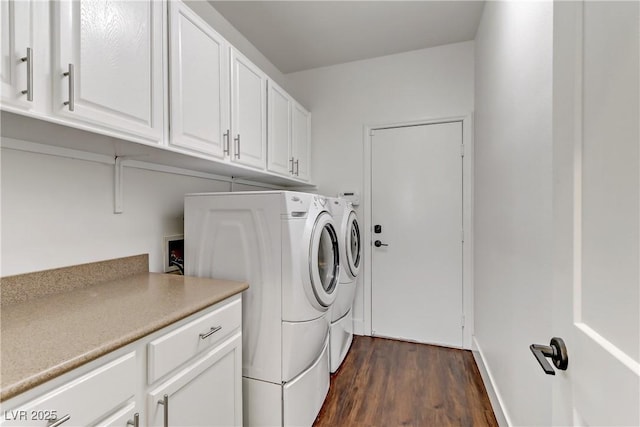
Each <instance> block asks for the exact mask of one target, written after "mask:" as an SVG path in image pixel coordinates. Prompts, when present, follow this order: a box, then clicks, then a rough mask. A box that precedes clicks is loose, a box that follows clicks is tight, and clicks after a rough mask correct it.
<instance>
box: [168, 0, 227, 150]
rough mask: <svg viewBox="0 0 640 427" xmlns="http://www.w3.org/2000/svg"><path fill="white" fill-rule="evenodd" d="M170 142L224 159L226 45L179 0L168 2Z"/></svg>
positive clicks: (225, 139)
mask: <svg viewBox="0 0 640 427" xmlns="http://www.w3.org/2000/svg"><path fill="white" fill-rule="evenodd" d="M169 34H170V44H169V49H170V50H169V57H170V66H171V73H170V88H171V107H170V110H171V126H170V129H171V139H170V143H171V144H172V145H176V146H179V147H182V148H187V149H190V150H195V151H199V152H201V153H204V154H209V155H211V156H214V157H217V158H220V159H223V158H225V155H228V154H229V129H230V123H229V47H228V44H227V42H226V41H225V40H224V39H223V38H222V36H220V35H219V34H218V33H216V32H215V31H214V30H213V29H212V28H211V27H210V26H209V25H208V24H206V23H205V22H204V21H203V20H202V19H201V18H200V17H198V16H197V15H196V14H195V13H194V12H193V11H192V10H191V9H189V8H188V7H187V6H185V5H184V4H183V3H182V2H177V1H174V2H171V3H170V8H169Z"/></svg>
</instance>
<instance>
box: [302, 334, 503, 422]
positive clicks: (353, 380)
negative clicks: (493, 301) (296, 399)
mask: <svg viewBox="0 0 640 427" xmlns="http://www.w3.org/2000/svg"><path fill="white" fill-rule="evenodd" d="M497 425H498V423H497V422H496V418H495V416H494V415H493V410H492V409H491V404H490V403H489V398H488V396H487V392H486V390H485V388H484V384H483V383H482V379H481V377H480V373H479V372H478V367H477V366H476V364H475V361H474V359H473V355H472V354H471V352H470V351H466V350H456V349H451V348H444V347H437V346H432V345H426V344H415V343H408V342H402V341H395V340H388V339H383V338H371V337H360V336H358V337H354V341H353V344H352V347H351V350H350V352H349V354H348V355H347V357H346V359H345V361H344V363H343V364H342V366H341V367H340V369H339V370H338V372H336V373H335V374H333V375H332V376H331V388H330V389H329V394H328V395H327V399H326V401H325V403H324V406H323V407H322V409H321V410H320V414H318V418H317V419H316V422H315V423H314V426H316V427H324V426H331V427H343V426H385V427H387V426H388V427H392V426H416V427H418V426H420V427H422V426H438V427H440V426H474V427H475V426H497Z"/></svg>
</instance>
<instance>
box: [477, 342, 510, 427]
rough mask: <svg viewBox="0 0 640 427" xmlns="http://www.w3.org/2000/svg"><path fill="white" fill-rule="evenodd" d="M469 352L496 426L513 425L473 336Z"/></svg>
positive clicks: (505, 426) (508, 426) (506, 426)
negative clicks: (474, 362) (487, 398)
mask: <svg viewBox="0 0 640 427" xmlns="http://www.w3.org/2000/svg"><path fill="white" fill-rule="evenodd" d="M471 351H472V353H473V358H474V359H475V361H476V365H478V370H479V371H480V376H481V377H482V381H483V382H484V387H485V388H486V389H487V394H488V395H489V400H490V401H491V407H492V408H493V413H494V414H495V416H496V420H497V421H498V425H499V426H501V427H510V426H512V425H513V424H512V423H511V419H510V418H509V415H508V413H507V411H506V410H505V407H504V403H503V401H502V398H501V397H500V393H499V392H498V390H497V388H496V387H495V383H494V381H493V376H492V375H491V371H490V370H489V368H488V367H487V365H486V364H485V363H484V356H483V353H482V349H481V348H480V346H479V345H478V341H477V340H476V337H475V336H474V337H473V339H472V348H471Z"/></svg>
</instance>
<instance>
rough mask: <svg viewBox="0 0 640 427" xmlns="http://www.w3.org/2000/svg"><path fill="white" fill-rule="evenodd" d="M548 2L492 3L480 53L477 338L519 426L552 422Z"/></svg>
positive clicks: (477, 96) (477, 82)
mask: <svg viewBox="0 0 640 427" xmlns="http://www.w3.org/2000/svg"><path fill="white" fill-rule="evenodd" d="M552 24H553V7H552V3H551V2H531V3H529V2H487V3H486V6H485V9H484V14H483V16H482V21H481V24H480V28H479V29H478V33H477V36H476V55H475V64H476V70H475V103H476V104H475V105H476V109H475V111H476V113H475V128H476V129H475V184H474V185H475V195H474V197H475V210H474V214H475V222H474V227H475V247H474V262H475V275H474V286H475V307H474V309H475V338H476V343H477V345H478V346H479V348H480V350H481V351H482V354H483V358H484V362H485V364H486V366H487V368H488V370H489V371H490V373H491V375H492V377H493V382H494V384H493V385H494V388H495V390H496V392H497V393H498V395H499V396H500V398H501V399H502V402H503V405H504V408H503V409H505V412H506V416H507V418H508V419H510V422H511V423H512V424H513V425H549V424H550V422H551V384H552V383H551V381H550V380H551V378H550V377H548V376H546V375H544V374H543V372H542V370H541V368H540V366H539V365H538V363H537V362H536V361H535V359H534V357H533V355H532V354H531V353H530V351H529V345H530V344H532V343H540V344H547V343H548V342H549V339H550V338H551V336H552V335H551V302H552V298H551V297H552V287H551V283H552V255H553V251H552V243H553V241H552V181H551V180H552V135H551V130H552V129H551V123H552V120H551V102H552Z"/></svg>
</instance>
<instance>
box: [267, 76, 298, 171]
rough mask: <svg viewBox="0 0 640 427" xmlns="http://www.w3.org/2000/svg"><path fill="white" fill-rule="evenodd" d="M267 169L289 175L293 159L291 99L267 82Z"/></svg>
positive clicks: (274, 85) (276, 86) (270, 82)
mask: <svg viewBox="0 0 640 427" xmlns="http://www.w3.org/2000/svg"><path fill="white" fill-rule="evenodd" d="M267 100H268V103H269V104H268V108H267V115H268V126H267V129H268V138H267V169H268V170H270V171H271V172H275V173H278V174H281V175H291V174H292V173H293V171H294V169H293V163H294V159H293V157H292V156H291V155H290V153H291V98H290V97H289V95H288V94H287V93H286V92H285V91H284V90H282V89H281V88H280V87H279V86H278V85H276V84H275V83H273V82H272V81H271V80H269V93H268V95H267Z"/></svg>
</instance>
